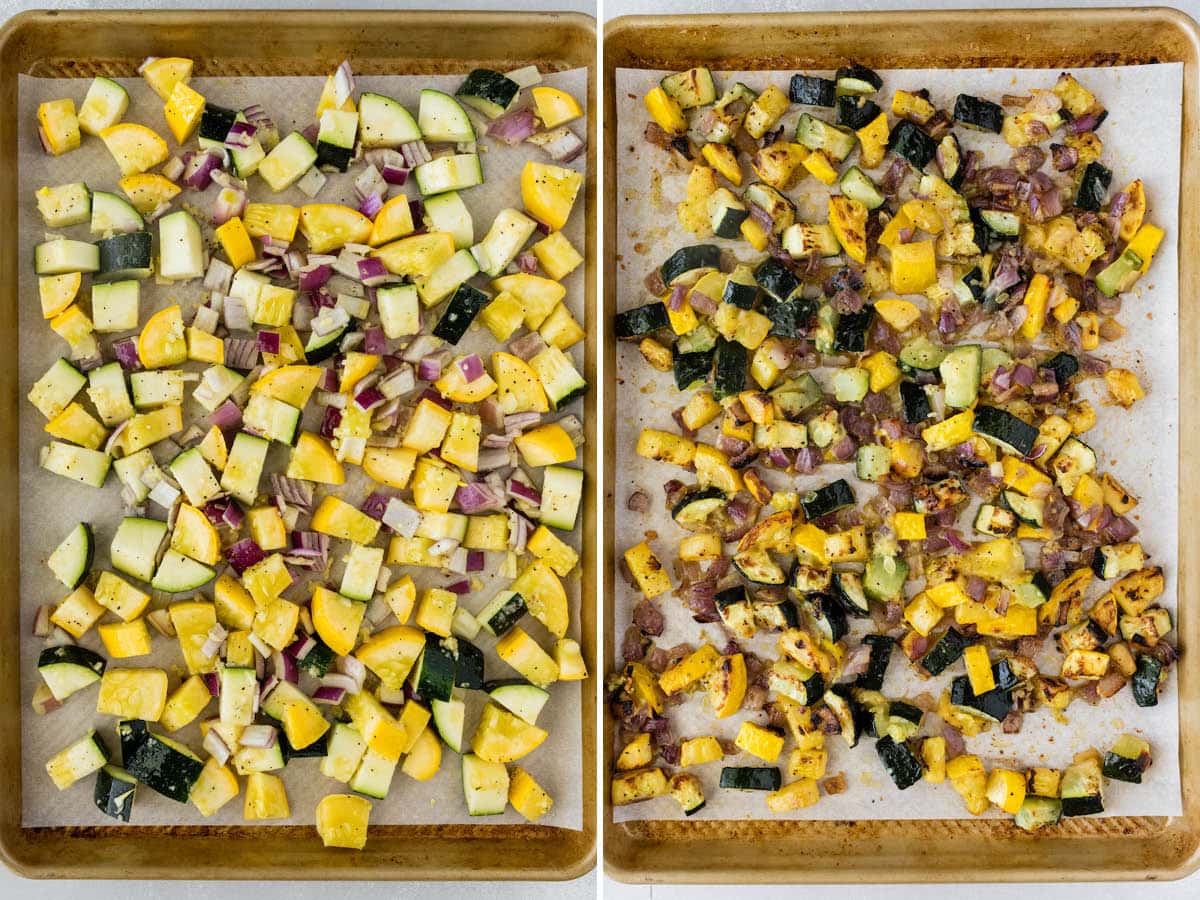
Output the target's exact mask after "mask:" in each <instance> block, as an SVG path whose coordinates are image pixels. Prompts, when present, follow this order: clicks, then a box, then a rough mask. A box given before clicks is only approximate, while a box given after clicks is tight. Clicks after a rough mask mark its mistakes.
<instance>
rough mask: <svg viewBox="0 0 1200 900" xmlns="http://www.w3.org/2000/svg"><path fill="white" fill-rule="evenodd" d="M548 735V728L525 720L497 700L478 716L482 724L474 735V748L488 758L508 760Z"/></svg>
mask: <svg viewBox="0 0 1200 900" xmlns="http://www.w3.org/2000/svg"><path fill="white" fill-rule="evenodd" d="M547 737H549V734H548V732H546V731H544V730H542V729H541V728H538V727H537V726H536V725H530V724H529V723H528V722H524V721H522V720H521V719H519V718H518V717H517V716H515V715H513V714H512V713H510V712H509V711H508V710H506V709H501V708H500V707H499V706H497V705H496V704H495V703H489V704H488V705H487V706H485V707H484V708H483V713H482V714H481V715H480V717H479V726H478V727H477V728H476V729H475V736H474V737H473V738H471V749H472V750H473V751H474V752H475V755H476V756H478V757H479V758H480V759H482V760H484V761H486V762H497V763H508V762H514V761H515V760H518V759H521V758H522V757H524V756H528V755H529V754H530V753H532V752H533V751H534V750H536V749H537V748H538V747H540V746H541V745H542V742H543V741H545V740H546V738H547Z"/></svg>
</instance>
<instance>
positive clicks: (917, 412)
mask: <svg viewBox="0 0 1200 900" xmlns="http://www.w3.org/2000/svg"><path fill="white" fill-rule="evenodd" d="M900 406H901V409H902V411H903V414H904V421H905V422H907V423H908V424H909V425H915V424H916V423H917V422H924V421H925V420H926V419H928V418H929V417H930V416H931V415H933V408H932V407H931V406H930V405H929V395H928V394H926V393H925V388H923V387H922V386H921V385H919V384H917V383H916V382H915V381H902V382H900Z"/></svg>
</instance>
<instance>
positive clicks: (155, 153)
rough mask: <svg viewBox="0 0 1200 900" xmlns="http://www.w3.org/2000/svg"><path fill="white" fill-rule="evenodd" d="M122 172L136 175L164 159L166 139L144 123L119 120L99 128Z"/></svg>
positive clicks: (101, 138) (166, 151)
mask: <svg viewBox="0 0 1200 900" xmlns="http://www.w3.org/2000/svg"><path fill="white" fill-rule="evenodd" d="M100 140H102V141H104V146H106V147H107V148H108V152H109V153H111V154H112V156H113V159H115V160H116V161H117V165H118V166H119V167H120V169H121V174H122V175H138V174H140V173H142V172H145V171H147V170H149V169H153V168H154V167H155V166H157V165H160V164H161V163H164V162H166V161H167V155H168V150H167V142H166V141H164V140H163V139H162V138H161V137H159V136H158V134H157V133H156V132H154V131H152V130H151V129H149V128H147V127H146V126H145V125H136V124H134V123H132V122H122V123H121V124H119V125H110V126H109V127H108V128H105V129H104V130H103V131H101V132H100Z"/></svg>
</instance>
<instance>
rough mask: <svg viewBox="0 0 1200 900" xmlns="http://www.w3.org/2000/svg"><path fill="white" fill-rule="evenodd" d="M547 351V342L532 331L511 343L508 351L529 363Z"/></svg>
mask: <svg viewBox="0 0 1200 900" xmlns="http://www.w3.org/2000/svg"><path fill="white" fill-rule="evenodd" d="M545 349H546V342H545V341H544V340H542V336H541V335H540V334H538V333H537V332H536V331H531V332H529V333H528V334H523V335H521V336H520V337H519V338H517V339H516V340H514V341H509V344H508V350H509V352H510V353H511V354H512V355H513V356H516V357H519V358H520V359H522V360H524V361H525V362H529V360H531V359H533V358H534V357H535V356H537V355H538V354H539V353H541V352H542V351H543V350H545Z"/></svg>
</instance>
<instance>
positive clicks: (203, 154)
mask: <svg viewBox="0 0 1200 900" xmlns="http://www.w3.org/2000/svg"><path fill="white" fill-rule="evenodd" d="M185 159H186V162H185V164H184V169H183V183H184V184H186V185H187V186H188V187H190V188H192V189H193V190H197V191H202V190H204V189H205V188H206V187H208V186H209V184H210V183H211V182H212V173H213V170H215V169H218V168H220V166H221V162H222V157H221V155H220V154H218V153H214V152H212V151H211V150H197V151H194V152H193V153H191V154H190V155H189V156H188V157H186V158H185Z"/></svg>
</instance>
